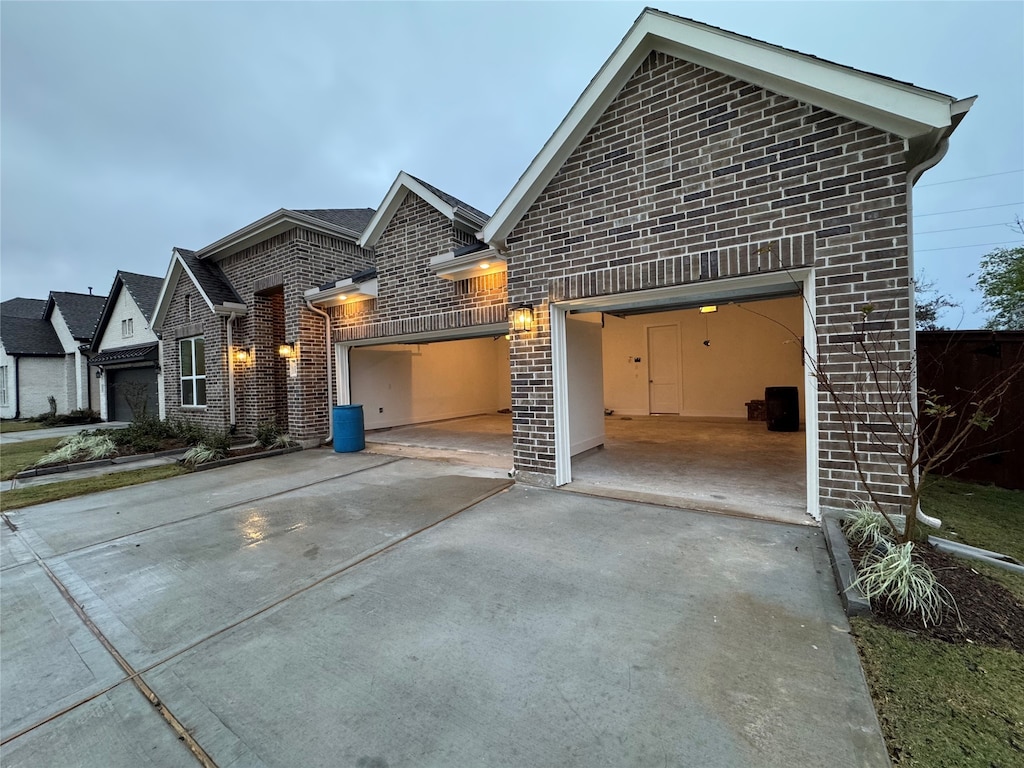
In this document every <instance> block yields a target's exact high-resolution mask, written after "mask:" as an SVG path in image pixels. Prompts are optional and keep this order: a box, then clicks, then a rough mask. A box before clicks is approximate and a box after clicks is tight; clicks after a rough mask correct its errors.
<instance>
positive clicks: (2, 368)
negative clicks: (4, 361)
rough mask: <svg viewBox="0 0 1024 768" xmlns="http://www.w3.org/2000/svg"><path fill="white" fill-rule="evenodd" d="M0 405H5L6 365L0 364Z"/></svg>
mask: <svg viewBox="0 0 1024 768" xmlns="http://www.w3.org/2000/svg"><path fill="white" fill-rule="evenodd" d="M0 405H7V366H6V365H0Z"/></svg>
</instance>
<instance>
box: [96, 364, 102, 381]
mask: <svg viewBox="0 0 1024 768" xmlns="http://www.w3.org/2000/svg"><path fill="white" fill-rule="evenodd" d="M96 378H97V379H102V378H103V366H102V365H97V366H96Z"/></svg>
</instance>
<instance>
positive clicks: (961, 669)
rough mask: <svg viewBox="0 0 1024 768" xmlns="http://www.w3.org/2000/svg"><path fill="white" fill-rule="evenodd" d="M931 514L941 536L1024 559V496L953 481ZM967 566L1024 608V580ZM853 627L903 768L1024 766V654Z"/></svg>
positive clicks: (861, 622)
mask: <svg viewBox="0 0 1024 768" xmlns="http://www.w3.org/2000/svg"><path fill="white" fill-rule="evenodd" d="M923 507H924V510H925V511H926V512H928V513H929V514H931V515H936V516H937V517H940V518H942V521H943V530H942V531H940V532H939V535H940V536H944V537H947V538H952V539H954V540H958V541H962V542H964V543H967V544H972V545H974V546H978V547H983V548H985V549H991V550H995V551H1000V552H1003V553H1005V554H1008V555H1012V556H1014V557H1017V558H1021V556H1022V555H1024V494H1022V493H1021V492H1019V491H1008V490H1004V489H1001V488H992V487H989V486H982V485H974V484H972V483H964V482H960V481H957V480H947V479H945V478H943V479H940V480H937V481H936V482H935V483H934V484H933V485H932V486H931V487H930V488H929V489H928V490H927V491H926V492H925V497H924V500H923ZM953 533H955V534H956V535H951V534H953ZM966 562H968V563H969V564H970V565H971V567H972V568H974V569H975V570H976V571H978V572H979V573H983V574H986V575H989V576H992V577H993V578H995V579H997V580H999V581H1000V582H1001V583H1003V584H1004V585H1005V586H1007V587H1008V588H1009V589H1010V590H1011V591H1012V592H1014V593H1015V594H1016V595H1017V597H1018V599H1020V600H1021V601H1024V577H1021V576H1019V575H1017V574H1014V573H1011V572H1010V571H1007V570H1005V569H1001V568H996V567H994V566H987V565H985V564H983V563H979V562H976V561H973V560H968V561H966ZM850 623H851V625H852V627H853V631H854V637H855V639H856V642H857V647H858V649H859V651H860V655H861V662H862V663H863V665H864V673H865V675H866V677H867V680H868V687H869V688H870V690H871V696H872V698H873V699H874V702H875V711H876V712H878V719H879V722H880V723H881V726H882V732H883V734H884V735H885V739H886V744H887V745H888V747H889V755H890V757H891V758H892V761H893V764H894V765H895V766H899V767H900V768H902V767H903V766H916V767H919V768H931V766H964V768H974V767H977V768H1010V767H1011V766H1019V765H1024V655H1022V654H1020V653H1017V652H1015V651H1012V650H1007V649H1001V648H999V649H997V648H986V647H981V646H976V645H950V644H947V643H942V642H939V641H936V640H929V639H924V638H921V637H920V636H918V635H915V634H914V633H911V632H903V631H899V630H894V629H890V628H889V627H886V626H883V625H881V624H876V623H874V622H872V621H871V620H868V619H853V620H851V622H850Z"/></svg>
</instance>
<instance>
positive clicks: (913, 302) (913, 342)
mask: <svg viewBox="0 0 1024 768" xmlns="http://www.w3.org/2000/svg"><path fill="white" fill-rule="evenodd" d="M948 151H949V135H948V134H947V135H946V136H944V137H943V138H942V139H941V140H940V141H939V144H938V147H937V148H936V150H935V154H933V155H932V156H931V157H929V158H927V159H926V160H924V161H923V162H921V163H918V164H917V165H915V166H914V167H913V168H911V169H910V171H909V172H908V173H907V269H908V270H909V272H910V281H911V283H913V281H914V276H915V274H916V273H915V271H914V183H915V182H916V181H917V180H918V179H919V178H921V175H922V174H923V173H924V172H925V171H927V170H928V169H929V168H934V167H935V166H936V165H938V164H939V163H940V162H941V161H942V158H944V157H945V156H946V153H947V152H948ZM910 354H911V359H912V360H913V361H914V366H913V368H912V370H911V380H910V386H911V393H912V395H911V398H910V408H911V412H912V414H913V417H914V423H915V424H916V423H917V420H918V419H919V418H920V414H919V413H918V403H917V385H918V379H917V297H916V291H910ZM918 450H919V446H917V445H915V446H914V454H915V455H914V459H915V460H916V459H917V451H918ZM915 515H916V516H917V519H918V520H919V521H921V522H922V523H924V524H925V525H927V526H929V527H930V528H941V527H942V520H940V519H939V518H937V517H932V516H931V515H927V514H925V512H924V510H922V509H921V504H920V503H918V505H917V509H916V510H915Z"/></svg>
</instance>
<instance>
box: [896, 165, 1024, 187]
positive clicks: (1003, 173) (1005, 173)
mask: <svg viewBox="0 0 1024 768" xmlns="http://www.w3.org/2000/svg"><path fill="white" fill-rule="evenodd" d="M1011 173H1024V168H1018V169H1017V170H1015V171H1000V172H999V173H984V174H982V175H981V176H966V177H964V178H962V179H950V180H949V181H933V182H932V183H931V184H918V185H916V186H917V188H918V189H920V188H921V187H937V186H939V185H940V184H957V183H959V182H961V181H974V180H975V179H989V178H991V177H993V176H1009V175H1010V174H1011Z"/></svg>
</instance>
